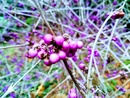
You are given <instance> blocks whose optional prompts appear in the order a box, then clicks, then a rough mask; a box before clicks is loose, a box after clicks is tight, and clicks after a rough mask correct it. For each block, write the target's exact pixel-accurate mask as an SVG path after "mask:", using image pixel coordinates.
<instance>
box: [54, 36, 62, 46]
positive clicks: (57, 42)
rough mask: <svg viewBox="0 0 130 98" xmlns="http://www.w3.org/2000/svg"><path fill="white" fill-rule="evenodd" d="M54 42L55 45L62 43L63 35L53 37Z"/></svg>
mask: <svg viewBox="0 0 130 98" xmlns="http://www.w3.org/2000/svg"><path fill="white" fill-rule="evenodd" d="M55 42H56V44H57V45H62V44H63V42H64V37H63V36H57V37H55Z"/></svg>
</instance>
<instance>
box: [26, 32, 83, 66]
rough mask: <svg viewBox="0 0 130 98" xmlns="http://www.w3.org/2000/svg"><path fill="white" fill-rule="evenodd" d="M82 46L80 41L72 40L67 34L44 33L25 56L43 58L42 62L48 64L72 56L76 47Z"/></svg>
mask: <svg viewBox="0 0 130 98" xmlns="http://www.w3.org/2000/svg"><path fill="white" fill-rule="evenodd" d="M82 47H83V42H82V41H73V40H71V39H70V37H69V35H67V34H64V35H63V36H53V35H51V34H46V35H45V36H44V37H42V38H41V40H40V42H39V43H34V45H33V46H32V47H31V49H29V50H28V53H27V54H26V56H27V57H28V58H34V57H38V58H39V59H41V60H43V59H44V64H45V65H47V66H49V65H51V64H55V63H57V62H58V61H60V60H64V59H66V57H72V56H74V55H75V52H76V51H77V49H81V48H82Z"/></svg>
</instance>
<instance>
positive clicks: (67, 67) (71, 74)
mask: <svg viewBox="0 0 130 98" xmlns="http://www.w3.org/2000/svg"><path fill="white" fill-rule="evenodd" d="M63 62H64V65H65V67H66V69H67V71H68V73H69V75H70V77H71V79H72V81H73V82H74V84H75V86H76V87H77V89H78V90H79V92H80V94H81V95H82V96H83V97H84V94H83V92H82V91H81V88H80V86H79V84H78V83H77V81H76V80H75V78H74V76H73V73H72V72H71V70H70V69H69V65H68V63H67V61H66V60H63ZM84 98H85V97H84Z"/></svg>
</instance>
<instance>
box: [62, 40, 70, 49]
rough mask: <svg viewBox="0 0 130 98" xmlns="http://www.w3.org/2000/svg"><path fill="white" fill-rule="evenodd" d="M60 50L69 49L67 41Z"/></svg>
mask: <svg viewBox="0 0 130 98" xmlns="http://www.w3.org/2000/svg"><path fill="white" fill-rule="evenodd" d="M62 48H63V50H66V49H68V48H69V43H68V42H67V41H64V42H63V44H62Z"/></svg>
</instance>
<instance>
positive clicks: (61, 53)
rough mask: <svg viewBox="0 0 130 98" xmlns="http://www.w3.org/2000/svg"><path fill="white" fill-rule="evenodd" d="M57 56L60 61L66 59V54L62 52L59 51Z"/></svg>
mask: <svg viewBox="0 0 130 98" xmlns="http://www.w3.org/2000/svg"><path fill="white" fill-rule="evenodd" d="M58 55H59V58H60V59H61V60H64V59H65V58H66V53H65V52H64V51H59V53H58Z"/></svg>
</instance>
